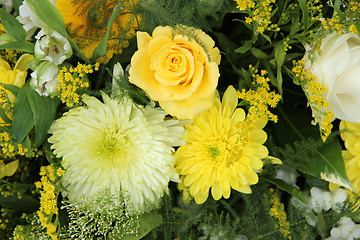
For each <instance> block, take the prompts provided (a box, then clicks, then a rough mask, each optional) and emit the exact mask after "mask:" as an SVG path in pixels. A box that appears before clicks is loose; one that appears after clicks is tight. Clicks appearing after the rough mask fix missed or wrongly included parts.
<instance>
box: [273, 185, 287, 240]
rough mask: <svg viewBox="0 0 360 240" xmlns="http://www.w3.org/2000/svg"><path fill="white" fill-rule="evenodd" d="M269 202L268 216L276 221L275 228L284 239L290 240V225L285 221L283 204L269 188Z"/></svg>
mask: <svg viewBox="0 0 360 240" xmlns="http://www.w3.org/2000/svg"><path fill="white" fill-rule="evenodd" d="M269 191H270V196H271V199H270V202H271V204H272V206H271V208H270V212H269V214H270V215H271V216H273V217H274V218H276V220H278V225H277V227H278V228H279V230H280V232H281V233H282V235H283V236H284V238H287V239H292V238H291V235H290V223H289V222H288V220H287V217H286V213H285V210H284V204H282V203H281V202H280V201H279V199H278V198H277V196H276V194H275V193H274V189H273V188H270V189H269Z"/></svg>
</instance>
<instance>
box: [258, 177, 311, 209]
mask: <svg viewBox="0 0 360 240" xmlns="http://www.w3.org/2000/svg"><path fill="white" fill-rule="evenodd" d="M261 178H262V179H264V180H265V181H267V182H269V183H272V184H274V185H276V186H277V187H278V188H280V189H281V190H283V191H285V192H287V193H289V194H291V195H293V196H295V197H296V198H298V199H300V200H301V201H302V202H304V203H306V199H305V197H304V195H303V194H302V192H301V191H300V190H299V189H297V188H296V187H294V186H291V185H290V184H288V183H286V182H284V181H283V180H281V179H275V178H265V177H261Z"/></svg>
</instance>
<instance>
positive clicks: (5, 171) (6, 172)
mask: <svg viewBox="0 0 360 240" xmlns="http://www.w3.org/2000/svg"><path fill="white" fill-rule="evenodd" d="M18 167H19V160H15V161H13V162H11V163H8V164H6V165H5V166H3V167H1V168H0V178H3V177H5V176H7V177H9V176H12V175H13V174H14V173H15V172H16V170H17V169H18Z"/></svg>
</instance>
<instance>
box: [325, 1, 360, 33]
mask: <svg viewBox="0 0 360 240" xmlns="http://www.w3.org/2000/svg"><path fill="white" fill-rule="evenodd" d="M344 5H345V7H344V9H345V10H346V12H345V13H344V15H346V18H344V19H341V18H340V16H339V15H338V14H336V13H335V14H334V17H332V18H330V19H327V20H326V19H323V18H321V19H320V21H321V25H322V27H323V29H325V30H330V31H336V32H337V33H338V34H339V35H342V34H343V33H346V32H351V33H352V34H359V32H358V30H357V29H356V26H355V22H356V21H358V20H359V19H360V2H358V1H350V2H344Z"/></svg>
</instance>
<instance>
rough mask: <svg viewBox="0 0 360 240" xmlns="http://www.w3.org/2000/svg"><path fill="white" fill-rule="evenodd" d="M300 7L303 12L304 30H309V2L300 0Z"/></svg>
mask: <svg viewBox="0 0 360 240" xmlns="http://www.w3.org/2000/svg"><path fill="white" fill-rule="evenodd" d="M299 5H300V8H301V11H302V23H303V25H304V28H305V29H307V28H308V26H309V9H308V7H307V1H306V0H299Z"/></svg>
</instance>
